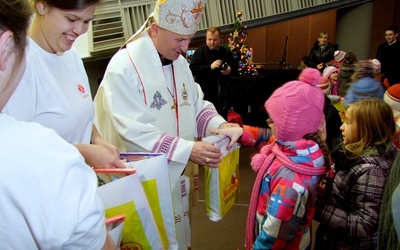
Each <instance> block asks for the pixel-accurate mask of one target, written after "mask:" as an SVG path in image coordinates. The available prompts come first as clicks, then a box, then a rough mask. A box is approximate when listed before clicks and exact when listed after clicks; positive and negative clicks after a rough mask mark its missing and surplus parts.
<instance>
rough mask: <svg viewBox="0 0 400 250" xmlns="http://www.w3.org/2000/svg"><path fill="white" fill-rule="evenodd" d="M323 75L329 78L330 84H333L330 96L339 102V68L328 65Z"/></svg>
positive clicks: (333, 100) (332, 99)
mask: <svg viewBox="0 0 400 250" xmlns="http://www.w3.org/2000/svg"><path fill="white" fill-rule="evenodd" d="M322 76H323V77H325V78H326V79H328V81H329V85H330V86H331V90H330V93H329V94H328V98H329V99H331V101H332V103H337V102H339V101H340V96H339V81H338V76H339V72H338V70H337V68H335V67H333V66H328V67H326V68H325V69H324V71H323V73H322Z"/></svg>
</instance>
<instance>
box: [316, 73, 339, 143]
mask: <svg viewBox="0 0 400 250" xmlns="http://www.w3.org/2000/svg"><path fill="white" fill-rule="evenodd" d="M317 87H318V88H320V89H321V90H322V93H323V94H324V96H325V104H324V115H325V122H326V144H327V146H328V149H329V150H332V149H333V148H335V147H336V145H337V144H339V142H340V141H341V136H342V132H341V131H340V126H342V120H341V118H340V115H339V112H338V111H337V109H336V108H335V107H334V106H333V105H332V103H331V100H330V99H329V98H328V94H329V92H330V85H329V81H328V79H326V78H325V77H323V76H321V80H320V81H319V83H318V84H317Z"/></svg>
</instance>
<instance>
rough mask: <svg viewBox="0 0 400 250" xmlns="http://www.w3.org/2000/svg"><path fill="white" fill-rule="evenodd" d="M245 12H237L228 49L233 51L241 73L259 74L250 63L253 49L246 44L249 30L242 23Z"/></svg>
mask: <svg viewBox="0 0 400 250" xmlns="http://www.w3.org/2000/svg"><path fill="white" fill-rule="evenodd" d="M242 15H243V12H242V11H241V10H239V11H238V12H236V21H235V24H234V30H233V31H232V32H231V33H230V34H229V36H230V37H229V38H228V45H227V46H228V49H229V50H230V51H231V52H232V53H233V57H234V58H235V61H236V62H237V63H238V65H239V67H238V71H239V72H238V73H239V75H257V70H256V69H255V67H254V65H252V64H250V58H251V50H250V48H249V46H248V45H246V37H247V32H246V31H244V29H245V28H246V26H244V27H243V24H242Z"/></svg>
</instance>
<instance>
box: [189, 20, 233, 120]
mask: <svg viewBox="0 0 400 250" xmlns="http://www.w3.org/2000/svg"><path fill="white" fill-rule="evenodd" d="M221 43H222V38H221V30H220V29H219V28H218V27H210V28H209V29H208V30H207V34H206V44H204V45H203V46H201V47H200V48H198V49H197V50H196V51H195V52H194V54H193V56H192V60H191V61H190V69H191V70H192V73H193V76H194V77H195V80H196V82H197V83H199V84H200V86H201V89H202V90H203V92H204V99H205V100H208V101H210V102H212V103H213V104H214V106H215V108H216V110H217V111H218V113H219V114H220V115H221V116H222V117H224V118H225V119H227V116H228V109H229V108H230V88H229V80H230V76H231V75H233V74H234V73H235V72H237V69H238V66H237V63H236V62H235V60H234V58H233V55H232V53H231V52H230V51H229V50H228V49H227V48H225V47H223V46H221Z"/></svg>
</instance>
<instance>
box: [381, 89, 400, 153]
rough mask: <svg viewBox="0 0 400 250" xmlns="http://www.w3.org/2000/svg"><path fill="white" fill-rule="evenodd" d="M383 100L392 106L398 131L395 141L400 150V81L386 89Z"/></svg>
mask: <svg viewBox="0 0 400 250" xmlns="http://www.w3.org/2000/svg"><path fill="white" fill-rule="evenodd" d="M383 100H384V101H385V102H386V103H387V104H389V106H390V107H391V108H392V111H393V117H394V122H395V123H396V133H395V136H394V138H393V142H394V144H395V145H396V147H397V149H398V150H400V83H398V84H394V85H392V86H390V87H389V88H388V89H387V90H386V91H385V94H384V96H383Z"/></svg>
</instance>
